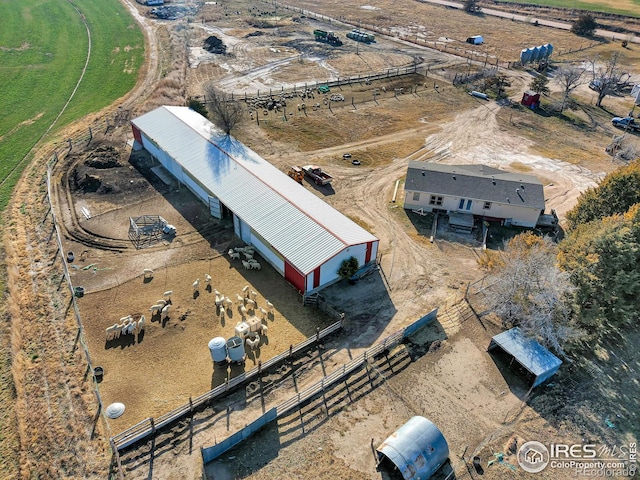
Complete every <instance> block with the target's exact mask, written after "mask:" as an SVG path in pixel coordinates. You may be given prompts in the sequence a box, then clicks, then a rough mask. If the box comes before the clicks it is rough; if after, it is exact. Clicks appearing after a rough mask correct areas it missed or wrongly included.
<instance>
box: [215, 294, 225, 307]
mask: <svg viewBox="0 0 640 480" xmlns="http://www.w3.org/2000/svg"><path fill="white" fill-rule="evenodd" d="M215 302H216V307H219V306H220V305H222V303H223V302H224V297H219V296H218V295H216V300H215Z"/></svg>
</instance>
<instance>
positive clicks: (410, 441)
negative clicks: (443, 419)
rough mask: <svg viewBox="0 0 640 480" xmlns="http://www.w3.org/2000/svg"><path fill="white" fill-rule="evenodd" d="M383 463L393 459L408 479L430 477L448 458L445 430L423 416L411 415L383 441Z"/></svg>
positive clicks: (381, 447) (379, 457)
mask: <svg viewBox="0 0 640 480" xmlns="http://www.w3.org/2000/svg"><path fill="white" fill-rule="evenodd" d="M376 452H377V454H378V459H379V460H380V464H382V465H384V463H387V462H388V461H390V462H391V463H392V464H393V465H395V467H397V468H398V470H399V471H400V473H401V474H402V477H403V478H404V479H405V480H418V479H420V480H427V479H428V478H430V477H431V476H432V475H433V474H434V473H435V472H436V471H437V470H438V469H439V468H440V467H441V466H442V464H443V463H444V462H445V461H447V459H448V458H449V445H447V441H446V440H445V438H444V436H443V435H442V432H441V431H440V430H439V429H438V427H436V426H435V425H434V424H433V423H432V422H430V421H429V420H427V419H426V418H424V417H420V416H415V417H412V418H411V419H409V421H408V422H407V423H405V424H404V425H402V426H401V427H400V428H399V429H398V430H396V431H395V433H393V435H391V436H390V437H389V438H387V439H386V440H385V441H384V442H383V443H382V445H380V446H379V447H378V448H377V449H376Z"/></svg>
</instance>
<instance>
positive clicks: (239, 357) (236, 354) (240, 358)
mask: <svg viewBox="0 0 640 480" xmlns="http://www.w3.org/2000/svg"><path fill="white" fill-rule="evenodd" d="M227 354H228V355H229V360H230V361H231V362H235V363H242V362H244V342H243V341H242V339H241V338H240V337H231V338H230V339H229V340H227Z"/></svg>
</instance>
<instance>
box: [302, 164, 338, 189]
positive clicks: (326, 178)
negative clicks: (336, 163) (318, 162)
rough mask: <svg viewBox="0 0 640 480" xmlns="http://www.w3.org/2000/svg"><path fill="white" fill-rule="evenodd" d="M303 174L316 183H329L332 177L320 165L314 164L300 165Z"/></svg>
mask: <svg viewBox="0 0 640 480" xmlns="http://www.w3.org/2000/svg"><path fill="white" fill-rule="evenodd" d="M302 170H304V174H305V175H306V176H307V177H309V178H310V179H311V180H313V181H314V183H315V184H316V185H329V184H330V183H331V181H332V180H333V177H332V176H331V175H329V174H328V173H327V172H323V171H322V169H321V168H320V167H316V166H315V165H305V166H304V167H302Z"/></svg>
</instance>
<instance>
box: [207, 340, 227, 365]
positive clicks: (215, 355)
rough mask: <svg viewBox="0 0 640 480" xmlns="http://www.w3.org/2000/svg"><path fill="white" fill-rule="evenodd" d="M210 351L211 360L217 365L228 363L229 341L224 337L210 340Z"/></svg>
mask: <svg viewBox="0 0 640 480" xmlns="http://www.w3.org/2000/svg"><path fill="white" fill-rule="evenodd" d="M209 351H210V352H211V359H212V360H213V361H214V362H215V363H223V362H226V361H227V341H226V340H225V339H224V337H215V338H212V339H211V340H209Z"/></svg>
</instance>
